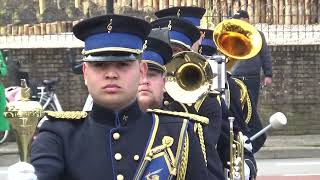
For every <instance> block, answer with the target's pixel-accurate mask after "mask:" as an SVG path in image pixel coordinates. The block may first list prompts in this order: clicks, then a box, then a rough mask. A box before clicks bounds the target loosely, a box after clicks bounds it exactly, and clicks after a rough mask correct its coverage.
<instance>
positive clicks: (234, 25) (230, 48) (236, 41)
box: [213, 19, 262, 69]
mask: <svg viewBox="0 0 320 180" xmlns="http://www.w3.org/2000/svg"><path fill="white" fill-rule="evenodd" d="M213 40H214V42H215V44H216V46H217V48H218V50H219V51H220V52H221V53H222V54H224V55H225V56H227V57H228V59H229V61H232V62H229V63H227V68H228V69H231V67H232V65H233V64H234V63H235V60H246V59H250V58H252V57H254V56H256V55H257V54H258V53H259V51H260V50H261V48H262V38H261V35H260V33H259V32H258V31H257V29H256V28H255V27H254V26H252V25H251V24H249V23H247V22H245V21H242V20H239V19H226V20H223V21H222V22H220V23H219V24H218V25H217V26H216V27H215V29H214V32H213Z"/></svg>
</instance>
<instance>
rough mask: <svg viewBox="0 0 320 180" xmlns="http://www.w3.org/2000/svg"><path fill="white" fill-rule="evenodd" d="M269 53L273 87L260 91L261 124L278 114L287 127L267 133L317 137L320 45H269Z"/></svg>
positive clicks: (319, 128)
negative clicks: (286, 123) (284, 120)
mask: <svg viewBox="0 0 320 180" xmlns="http://www.w3.org/2000/svg"><path fill="white" fill-rule="evenodd" d="M270 50H271V53H272V58H273V59H272V64H273V74H274V77H273V84H272V86H270V87H267V88H265V89H263V90H262V91H261V96H260V105H259V111H260V115H261V118H262V119H263V121H264V124H267V123H268V119H269V116H270V115H271V114H273V113H275V112H277V111H281V112H283V113H285V115H286V116H287V118H288V125H287V127H286V128H283V129H281V130H277V131H275V130H274V131H270V133H271V134H288V135H291V134H319V132H320V131H319V130H320V121H319V117H320V111H319V110H320V101H319V100H320V90H319V88H320V46H319V45H304V46H300V45H286V46H270Z"/></svg>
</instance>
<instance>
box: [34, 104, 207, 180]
mask: <svg viewBox="0 0 320 180" xmlns="http://www.w3.org/2000/svg"><path fill="white" fill-rule="evenodd" d="M159 117H160V121H159V122H160V123H159V128H158V134H159V137H162V136H164V135H170V136H171V137H173V139H174V143H178V139H179V138H178V136H179V134H180V129H179V128H177V127H180V125H181V122H182V121H181V119H180V118H176V117H172V116H162V115H159ZM153 118H154V116H153V115H152V114H151V113H143V112H141V111H140V110H139V107H138V105H137V103H136V102H135V103H133V104H132V105H130V106H129V107H127V108H126V109H124V110H122V111H121V112H118V113H117V112H113V111H110V110H107V109H104V108H102V107H100V106H98V105H96V104H94V106H93V109H92V112H90V113H89V116H88V117H87V118H86V119H84V120H72V119H70V120H59V119H56V120H54V119H53V120H52V119H51V120H49V121H47V122H45V123H44V124H43V125H42V127H41V129H40V131H39V134H38V136H37V138H36V140H35V141H34V142H33V144H32V148H31V163H32V165H33V166H34V167H35V169H36V175H37V176H38V179H39V180H102V179H117V177H119V176H123V177H124V179H130V180H131V179H133V177H134V176H135V173H136V171H137V168H138V166H139V164H140V163H141V161H142V160H143V156H144V153H145V150H146V148H147V142H148V140H149V138H150V134H151V129H152V128H153V122H154V121H153ZM117 133H118V134H117ZM188 136H189V156H188V167H187V174H186V179H198V178H199V179H206V178H207V172H206V167H205V163H204V159H203V157H202V153H201V149H200V145H199V142H198V141H197V139H196V137H195V135H194V133H193V131H192V130H189V129H188ZM154 143H155V144H161V139H159V138H156V139H155V142H154ZM172 152H174V153H175V152H176V145H174V146H173V148H172ZM119 154H120V156H119ZM119 157H120V158H119ZM137 157H139V158H137ZM116 159H117V160H116Z"/></svg>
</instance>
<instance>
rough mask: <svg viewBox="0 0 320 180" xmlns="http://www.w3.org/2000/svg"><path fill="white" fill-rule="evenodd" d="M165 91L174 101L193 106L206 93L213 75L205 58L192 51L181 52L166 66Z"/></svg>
mask: <svg viewBox="0 0 320 180" xmlns="http://www.w3.org/2000/svg"><path fill="white" fill-rule="evenodd" d="M166 69H167V75H166V83H165V89H166V91H167V93H168V94H169V95H170V96H171V97H172V98H173V99H174V100H175V101H178V102H180V103H183V104H193V103H195V102H197V100H199V99H201V98H202V97H204V96H205V95H206V93H208V91H209V90H210V88H211V85H212V79H213V78H214V76H215V75H214V74H213V73H212V70H211V66H210V64H209V62H208V61H207V60H206V58H205V57H204V56H202V55H200V54H198V53H195V52H192V51H183V52H180V53H178V54H176V55H174V56H173V57H172V60H171V61H170V62H169V63H168V64H166Z"/></svg>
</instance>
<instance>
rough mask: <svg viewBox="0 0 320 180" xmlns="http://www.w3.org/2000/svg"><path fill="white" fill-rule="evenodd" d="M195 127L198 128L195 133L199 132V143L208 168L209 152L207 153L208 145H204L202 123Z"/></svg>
mask: <svg viewBox="0 0 320 180" xmlns="http://www.w3.org/2000/svg"><path fill="white" fill-rule="evenodd" d="M195 126H196V129H195V131H196V132H198V136H199V142H200V146H201V150H202V154H203V158H204V161H205V162H206V166H207V151H206V145H205V144H204V137H203V129H202V125H201V124H200V123H195Z"/></svg>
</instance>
